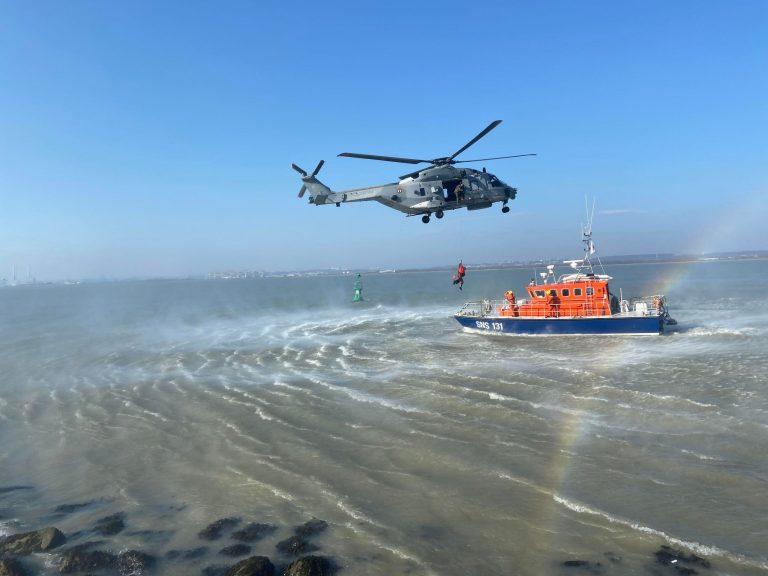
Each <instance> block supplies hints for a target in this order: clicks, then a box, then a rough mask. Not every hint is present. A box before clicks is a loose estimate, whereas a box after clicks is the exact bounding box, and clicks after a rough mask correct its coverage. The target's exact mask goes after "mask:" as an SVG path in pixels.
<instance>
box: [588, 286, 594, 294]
mask: <svg viewBox="0 0 768 576" xmlns="http://www.w3.org/2000/svg"><path fill="white" fill-rule="evenodd" d="M594 293H595V289H594V288H592V287H591V286H590V287H589V288H587V296H592V294H594Z"/></svg>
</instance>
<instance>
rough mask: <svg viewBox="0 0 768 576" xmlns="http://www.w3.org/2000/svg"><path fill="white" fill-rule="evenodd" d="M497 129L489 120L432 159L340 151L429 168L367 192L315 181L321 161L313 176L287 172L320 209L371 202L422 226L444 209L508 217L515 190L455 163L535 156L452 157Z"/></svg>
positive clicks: (344, 153) (304, 173) (296, 167)
mask: <svg viewBox="0 0 768 576" xmlns="http://www.w3.org/2000/svg"><path fill="white" fill-rule="evenodd" d="M499 124H501V120H494V121H493V122H491V123H490V124H489V125H488V126H486V128H485V129H484V130H482V131H481V132H480V133H479V134H478V135H477V136H475V137H474V138H472V140H470V141H469V142H467V143H466V144H465V145H464V146H462V147H461V148H459V150H457V151H456V152H454V153H453V154H452V155H450V156H445V157H440V158H433V159H432V160H429V159H424V158H403V157H400V156H380V155H377V154H360V153H357V152H342V153H341V154H339V156H346V157H349V158H362V159H366V160H380V161H383V162H398V163H402V164H421V163H430V164H431V166H429V167H427V168H424V169H421V170H417V171H415V172H411V173H410V174H406V175H405V176H401V177H400V181H399V182H396V183H392V184H382V185H380V186H369V187H367V188H355V189H354V190H344V191H341V192H334V191H333V190H331V189H330V188H328V187H327V186H326V185H325V184H323V183H322V182H320V181H319V180H318V179H317V178H316V176H317V173H318V172H319V171H320V168H322V166H323V164H324V160H321V161H320V162H319V163H318V165H317V167H316V168H315V169H314V171H313V172H312V174H308V173H307V172H306V171H304V170H303V169H302V168H300V167H298V166H297V165H296V164H292V165H291V166H292V168H293V169H294V170H296V172H298V173H299V174H300V175H301V180H302V182H303V185H302V187H301V190H299V198H301V197H303V196H304V193H305V192H306V191H307V190H309V193H310V196H309V202H310V204H315V205H317V206H320V205H322V204H335V205H336V206H341V205H342V203H345V202H363V201H366V200H375V201H376V202H379V203H381V204H384V205H385V206H388V207H390V208H394V209H395V210H399V211H400V212H405V213H406V214H407V215H408V216H416V215H418V214H420V215H421V221H422V222H424V223H425V224H426V223H427V222H429V218H430V216H431V215H432V214H434V215H435V216H436V217H437V218H442V217H443V212H445V211H446V210H456V209H458V208H466V209H467V210H480V209H481V208H490V207H491V206H492V205H493V203H494V202H501V203H502V206H503V207H502V209H501V211H502V212H509V206H507V203H508V202H509V201H510V200H512V199H514V198H515V195H516V194H517V189H516V188H513V187H512V186H509V185H508V184H505V183H504V182H502V181H501V180H499V179H498V178H497V177H496V176H494V175H493V174H490V173H488V172H486V171H485V168H483V170H482V171H479V170H473V169H472V168H456V166H455V164H466V163H468V162H484V161H486V160H502V159H505V158H518V157H520V156H535V155H536V154H513V155H510V156H495V157H493V158H480V159H475V160H456V157H457V156H459V155H460V154H461V153H462V152H464V151H465V150H466V149H467V148H469V147H470V146H472V145H474V144H475V142H477V141H478V140H480V139H481V138H483V137H484V136H485V135H486V134H488V133H489V132H490V131H491V130H493V129H494V128H496V126H498V125H499Z"/></svg>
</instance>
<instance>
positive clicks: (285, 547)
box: [275, 536, 320, 556]
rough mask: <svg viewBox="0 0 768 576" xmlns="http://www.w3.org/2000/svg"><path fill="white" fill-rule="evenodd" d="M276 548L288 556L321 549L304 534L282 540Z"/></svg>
mask: <svg viewBox="0 0 768 576" xmlns="http://www.w3.org/2000/svg"><path fill="white" fill-rule="evenodd" d="M275 548H277V549H278V550H279V551H280V552H282V553H283V554H286V555H288V556H301V555H302V554H309V553H310V552H314V551H315V550H319V549H320V548H318V547H317V546H315V545H314V544H312V542H310V541H309V540H307V539H306V538H303V537H302V536H291V537H290V538H286V539H285V540H281V541H280V542H278V543H277V544H276V545H275Z"/></svg>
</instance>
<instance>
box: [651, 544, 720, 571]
mask: <svg viewBox="0 0 768 576" xmlns="http://www.w3.org/2000/svg"><path fill="white" fill-rule="evenodd" d="M655 556H656V561H657V562H658V563H659V564H663V565H665V566H670V565H674V566H675V568H677V570H678V572H681V573H684V574H696V570H694V569H693V568H688V567H686V566H681V565H680V563H683V564H688V565H692V566H698V567H700V568H709V567H710V566H711V564H710V563H709V560H707V559H706V558H702V557H701V556H697V555H696V554H690V555H686V554H684V553H683V552H681V551H680V550H675V549H674V548H671V547H669V546H667V545H662V547H661V548H659V549H658V550H657V551H656V553H655Z"/></svg>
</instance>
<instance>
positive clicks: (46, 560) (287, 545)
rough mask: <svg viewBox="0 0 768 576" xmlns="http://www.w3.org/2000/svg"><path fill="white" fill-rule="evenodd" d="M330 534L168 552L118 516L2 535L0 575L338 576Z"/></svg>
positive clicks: (233, 531) (230, 530)
mask: <svg viewBox="0 0 768 576" xmlns="http://www.w3.org/2000/svg"><path fill="white" fill-rule="evenodd" d="M21 490H32V488H31V487H29V486H8V487H2V486H0V521H3V520H4V519H7V518H8V517H9V514H8V509H7V508H3V507H2V504H3V495H4V494H9V493H12V492H15V491H21ZM99 505H100V504H99V503H96V502H82V503H74V504H63V505H61V506H57V507H56V508H55V509H54V510H52V513H51V515H50V516H51V517H52V518H63V517H69V516H70V515H72V514H75V513H77V512H79V511H82V510H86V509H93V508H96V507H97V506H99ZM6 525H7V522H6ZM0 527H2V522H0ZM328 528H329V524H328V523H327V522H325V521H324V520H320V519H317V518H312V519H310V520H308V521H307V522H305V523H304V524H301V525H299V526H295V527H293V528H290V529H285V528H281V527H279V526H275V525H273V524H269V523H262V522H258V521H253V520H251V521H247V520H244V519H243V518H241V517H226V518H220V519H219V520H216V521H215V522H212V523H210V524H208V525H207V526H205V527H203V528H202V529H200V530H199V531H198V532H197V534H196V538H197V539H198V540H199V545H194V546H191V547H189V548H183V549H177V548H172V549H167V550H163V546H158V545H157V541H158V536H160V538H159V540H160V541H165V540H167V537H168V534H170V533H171V532H172V531H167V530H152V531H142V530H134V531H131V528H130V518H129V517H128V515H127V514H126V513H125V512H115V513H112V514H109V515H106V516H103V517H101V518H98V519H97V520H96V521H95V522H92V523H90V525H88V526H85V527H82V528H80V529H79V530H76V531H71V532H70V533H67V534H65V533H64V532H63V531H61V530H60V529H59V528H57V527H56V526H52V525H51V526H44V527H42V528H38V529H35V530H31V531H26V532H21V531H19V532H17V533H14V534H10V535H6V536H3V535H2V533H1V532H0V576H37V575H38V574H40V575H55V574H74V575H89V576H117V575H119V576H155V575H162V574H165V573H166V572H168V571H173V572H175V573H184V574H190V575H193V574H199V575H201V576H333V575H335V574H336V573H337V572H341V571H342V570H341V564H340V563H339V562H338V561H337V560H335V559H334V558H332V557H329V556H325V555H320V554H315V552H318V551H320V549H321V546H320V544H319V543H318V542H317V540H318V539H319V538H318V537H319V536H320V535H321V534H322V533H324V532H325V531H326V530H327V529H328ZM124 532H126V533H127V534H129V535H130V536H132V537H139V539H142V538H143V539H145V540H146V541H147V543H148V548H149V549H150V550H152V552H154V554H150V553H148V552H145V551H143V550H135V549H129V550H125V549H124V546H121V545H120V543H119V542H118V541H116V540H115V538H114V537H115V536H117V535H119V534H122V533H124ZM281 532H283V535H285V536H287V537H285V538H282V539H280V540H279V541H278V542H277V543H276V544H273V543H270V541H269V538H271V537H273V536H275V537H279V536H280V533H281ZM272 542H274V540H272ZM153 544H154V545H153ZM158 549H159V550H158ZM265 554H269V555H265ZM270 556H271V557H270ZM653 558H654V559H655V562H653V565H651V564H650V562H649V566H648V568H649V573H652V574H655V575H657V576H664V575H668V576H678V575H683V576H688V575H696V574H702V573H703V574H706V573H709V572H710V569H711V563H710V561H709V560H707V559H705V558H702V557H700V556H697V555H696V554H686V553H685V552H683V551H680V550H676V549H674V548H671V547H670V546H668V545H666V544H662V545H661V546H660V547H659V549H658V550H657V551H656V552H655V553H654V554H653ZM649 561H650V558H649ZM172 567H173V570H171V568H172ZM624 569H625V566H624V563H623V559H622V558H621V556H619V555H617V554H615V553H613V552H605V553H604V554H603V555H602V557H600V558H599V559H583V558H571V559H565V560H562V561H561V562H560V569H559V570H557V569H555V568H554V565H553V573H561V574H574V575H576V574H580V573H582V574H598V575H601V574H605V575H610V574H616V575H619V574H622V573H624ZM702 571H703V572H702Z"/></svg>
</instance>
